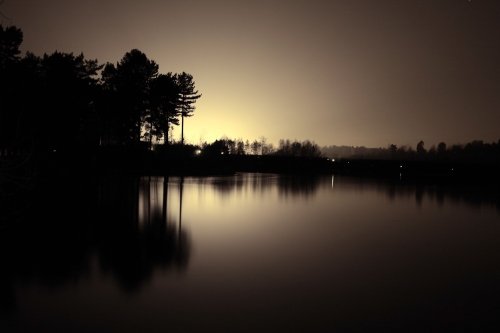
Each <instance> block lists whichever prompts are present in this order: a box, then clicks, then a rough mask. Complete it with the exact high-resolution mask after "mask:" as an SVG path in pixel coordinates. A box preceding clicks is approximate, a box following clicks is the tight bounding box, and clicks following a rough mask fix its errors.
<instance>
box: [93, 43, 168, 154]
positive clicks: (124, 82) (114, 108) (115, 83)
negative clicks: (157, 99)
mask: <svg viewBox="0 0 500 333" xmlns="http://www.w3.org/2000/svg"><path fill="white" fill-rule="evenodd" d="M157 75H158V65H157V64H156V63H155V62H154V61H153V60H149V59H148V58H147V56H146V55H145V54H144V53H142V52H141V51H139V50H137V49H133V50H131V51H130V52H127V53H125V55H124V56H123V58H122V59H121V60H120V62H119V63H118V64H117V65H116V66H115V65H113V64H110V63H108V64H106V66H105V68H104V70H103V73H102V79H103V82H104V83H103V85H104V88H105V90H106V91H107V93H109V96H108V100H107V101H106V102H105V103H104V105H105V107H106V108H105V113H107V116H106V117H105V118H106V119H107V120H108V121H110V122H111V125H112V127H113V129H114V131H113V132H114V133H112V134H111V135H112V136H114V140H117V141H118V142H119V143H125V144H134V143H135V144H137V143H139V141H140V139H141V130H142V126H143V124H144V123H145V120H146V119H147V117H148V113H149V112H150V101H149V89H150V84H151V81H152V80H154V79H155V78H156V76H157Z"/></svg>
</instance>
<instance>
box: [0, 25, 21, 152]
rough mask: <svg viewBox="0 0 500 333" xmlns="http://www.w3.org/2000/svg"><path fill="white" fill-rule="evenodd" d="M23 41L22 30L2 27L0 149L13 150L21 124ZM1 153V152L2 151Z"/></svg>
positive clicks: (0, 47)
mask: <svg viewBox="0 0 500 333" xmlns="http://www.w3.org/2000/svg"><path fill="white" fill-rule="evenodd" d="M22 41H23V33H22V32H21V30H20V29H18V28H16V27H14V26H11V27H6V28H4V27H3V26H2V25H0V149H2V148H5V149H9V147H10V149H12V146H13V145H15V142H16V141H17V140H16V138H15V137H16V134H18V133H16V127H17V124H18V123H19V121H20V119H19V114H20V112H19V110H18V108H19V99H20V96H18V95H19V93H20V91H21V90H22V89H21V84H22V81H21V80H20V77H19V76H20V75H19V74H20V73H19V71H20V68H19V60H20V59H19V54H20V51H19V47H20V46H21V43H22ZM0 153H1V150H0Z"/></svg>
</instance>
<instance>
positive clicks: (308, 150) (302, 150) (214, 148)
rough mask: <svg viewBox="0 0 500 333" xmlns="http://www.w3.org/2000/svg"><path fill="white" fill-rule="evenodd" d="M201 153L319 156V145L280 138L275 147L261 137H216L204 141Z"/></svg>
mask: <svg viewBox="0 0 500 333" xmlns="http://www.w3.org/2000/svg"><path fill="white" fill-rule="evenodd" d="M201 148H202V152H203V154H207V155H276V156H293V157H320V156H321V151H320V148H319V146H318V145H317V144H316V143H314V142H311V141H309V140H305V141H297V140H294V141H290V140H284V139H282V140H280V141H279V145H278V147H277V148H275V147H274V145H273V144H272V143H268V142H267V139H266V138H264V137H262V138H260V140H254V141H252V142H250V141H249V140H245V141H243V140H242V139H237V140H233V139H228V138H223V139H218V140H215V141H214V142H213V143H210V144H208V143H204V144H203V145H202V147H201Z"/></svg>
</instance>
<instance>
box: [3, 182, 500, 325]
mask: <svg viewBox="0 0 500 333" xmlns="http://www.w3.org/2000/svg"><path fill="white" fill-rule="evenodd" d="M498 193H499V191H498V187H495V186H489V187H488V188H485V187H482V186H477V185H474V186H473V185H471V184H464V185H457V184H455V185H450V184H448V185H443V184H441V185H437V184H422V183H415V182H410V181H405V180H404V179H401V180H399V179H395V180H373V179H362V178H349V177H341V176H318V177H295V176H284V175H281V176H280V175H274V174H237V175H234V176H224V177H184V178H179V177H135V178H134V177H107V178H102V179H94V178H92V179H79V178H77V177H74V178H72V177H68V178H65V179H64V180H61V181H57V182H52V183H45V184H40V185H39V186H36V187H35V188H30V189H26V190H23V191H21V190H20V191H17V192H16V191H13V194H12V195H18V196H19V198H20V199H19V200H16V201H15V202H16V204H15V205H13V206H12V207H3V208H2V210H3V218H4V220H9V221H13V222H12V223H10V224H9V223H6V224H4V225H3V227H2V229H0V230H1V239H0V240H1V247H0V250H1V254H0V259H1V262H2V270H1V273H2V274H1V277H0V284H1V286H0V295H1V297H0V323H1V326H0V331H2V332H9V331H18V332H101V331H102V332H110V331H113V332H138V331H142V332H146V331H148V332H149V331H154V332H156V331H157V332H167V331H168V332H191V331H198V332H199V331H207V332H258V331H265V332H278V331H279V332H332V331H339V332H351V331H356V332H358V331H398V332H399V331H405V332H412V331H415V332H433V331H436V332H442V331H445V330H450V331H474V332H484V331H488V330H490V329H492V330H494V329H495V328H496V330H498V328H500V302H499V300H500V197H499V194H498ZM2 327H3V329H2Z"/></svg>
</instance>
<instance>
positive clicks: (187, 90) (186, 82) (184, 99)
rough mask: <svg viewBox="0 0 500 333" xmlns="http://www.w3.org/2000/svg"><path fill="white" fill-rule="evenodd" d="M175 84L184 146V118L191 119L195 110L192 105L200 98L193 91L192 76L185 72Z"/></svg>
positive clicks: (195, 91) (178, 76)
mask: <svg viewBox="0 0 500 333" xmlns="http://www.w3.org/2000/svg"><path fill="white" fill-rule="evenodd" d="M177 84H178V86H179V91H180V94H179V101H178V110H179V113H180V114H181V143H182V144H184V117H191V116H192V115H193V112H194V110H195V106H194V103H196V100H197V99H198V98H200V97H201V94H198V91H197V90H195V86H194V81H193V76H192V75H191V74H188V73H186V72H182V73H181V74H179V75H177Z"/></svg>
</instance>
